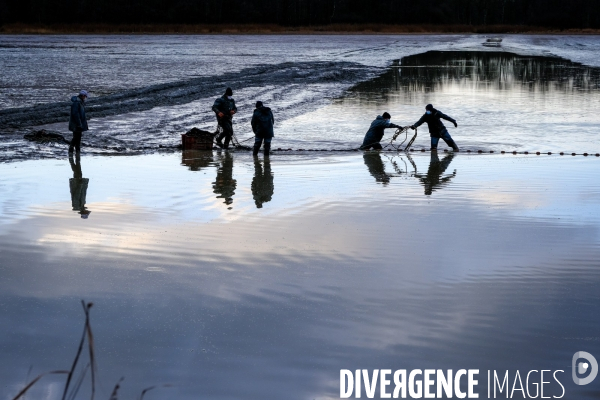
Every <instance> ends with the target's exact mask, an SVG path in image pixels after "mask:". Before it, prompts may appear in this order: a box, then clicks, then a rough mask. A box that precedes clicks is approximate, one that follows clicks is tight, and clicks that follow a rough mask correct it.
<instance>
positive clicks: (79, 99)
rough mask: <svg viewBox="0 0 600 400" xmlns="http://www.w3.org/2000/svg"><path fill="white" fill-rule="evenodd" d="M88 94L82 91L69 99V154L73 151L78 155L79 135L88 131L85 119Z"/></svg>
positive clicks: (79, 148)
mask: <svg viewBox="0 0 600 400" xmlns="http://www.w3.org/2000/svg"><path fill="white" fill-rule="evenodd" d="M87 97H88V92H87V91H85V90H82V91H80V92H79V95H78V96H73V97H71V117H70V118H69V130H70V131H71V132H73V139H72V140H71V144H70V145H69V153H73V149H75V150H76V151H77V153H79V152H80V151H81V135H82V133H83V132H85V131H87V130H88V123H87V119H86V117H85V99H87Z"/></svg>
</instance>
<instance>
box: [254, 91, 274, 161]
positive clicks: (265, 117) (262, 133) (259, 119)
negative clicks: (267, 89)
mask: <svg viewBox="0 0 600 400" xmlns="http://www.w3.org/2000/svg"><path fill="white" fill-rule="evenodd" d="M274 123H275V119H274V118H273V112H272V111H271V109H270V108H269V107H265V106H264V105H263V103H262V101H257V102H256V109H255V110H254V114H252V121H251V124H252V131H253V132H254V135H255V138H254V149H253V150H252V154H253V155H255V156H256V155H258V151H259V150H260V146H261V145H262V143H263V140H264V142H265V147H264V149H265V150H264V151H265V156H268V155H269V150H270V149H271V140H272V139H273V136H275V135H274V133H273V124H274Z"/></svg>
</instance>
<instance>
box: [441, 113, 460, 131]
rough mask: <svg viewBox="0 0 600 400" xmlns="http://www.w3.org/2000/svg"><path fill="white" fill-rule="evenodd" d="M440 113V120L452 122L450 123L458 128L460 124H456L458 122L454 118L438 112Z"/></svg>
mask: <svg viewBox="0 0 600 400" xmlns="http://www.w3.org/2000/svg"><path fill="white" fill-rule="evenodd" d="M438 113H439V115H440V118H442V119H445V120H446V121H450V122H452V123H453V124H454V127H455V128H456V127H458V124H457V123H456V120H455V119H454V118H452V117H449V116H447V115H446V114H444V113H442V112H439V111H438Z"/></svg>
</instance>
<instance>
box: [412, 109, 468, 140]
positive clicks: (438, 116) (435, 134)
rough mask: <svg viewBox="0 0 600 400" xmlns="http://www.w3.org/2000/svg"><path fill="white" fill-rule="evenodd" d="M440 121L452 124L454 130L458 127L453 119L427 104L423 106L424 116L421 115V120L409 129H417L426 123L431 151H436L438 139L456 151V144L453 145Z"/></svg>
mask: <svg viewBox="0 0 600 400" xmlns="http://www.w3.org/2000/svg"><path fill="white" fill-rule="evenodd" d="M442 119H445V120H446V121H450V122H452V123H453V124H454V127H455V128H456V127H458V124H457V123H456V120H454V118H450V117H449V116H447V115H446V114H444V113H442V112H441V111H439V110H436V109H435V108H433V106H432V105H431V104H427V105H426V106H425V114H423V116H422V117H421V119H420V120H418V121H417V122H416V123H415V124H414V125H413V126H411V129H415V128H418V127H419V126H421V125H422V124H423V123H424V122H426V123H427V126H428V127H429V136H430V137H431V150H433V151H437V146H438V142H439V141H440V139H443V140H444V142H446V144H447V145H448V146H450V147H452V149H453V150H454V151H458V146H457V145H456V143H454V140H453V139H452V137H451V136H450V134H449V133H448V129H446V127H445V126H444V124H443V123H442Z"/></svg>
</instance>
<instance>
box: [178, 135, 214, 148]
mask: <svg viewBox="0 0 600 400" xmlns="http://www.w3.org/2000/svg"><path fill="white" fill-rule="evenodd" d="M181 145H182V146H183V150H212V148H213V138H212V136H209V135H202V136H188V135H186V134H183V135H181Z"/></svg>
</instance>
